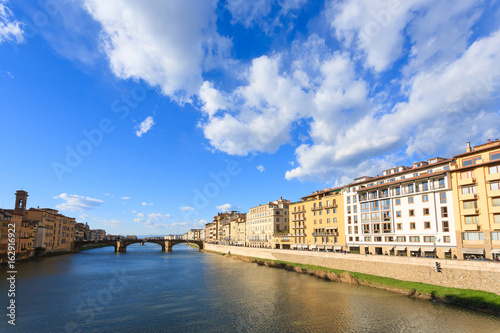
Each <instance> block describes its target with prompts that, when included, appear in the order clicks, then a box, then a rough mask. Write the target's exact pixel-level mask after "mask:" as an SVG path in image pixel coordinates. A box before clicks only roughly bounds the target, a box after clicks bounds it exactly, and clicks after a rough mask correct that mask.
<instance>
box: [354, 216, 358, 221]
mask: <svg viewBox="0 0 500 333" xmlns="http://www.w3.org/2000/svg"><path fill="white" fill-rule="evenodd" d="M354 223H358V216H357V215H356V216H354Z"/></svg>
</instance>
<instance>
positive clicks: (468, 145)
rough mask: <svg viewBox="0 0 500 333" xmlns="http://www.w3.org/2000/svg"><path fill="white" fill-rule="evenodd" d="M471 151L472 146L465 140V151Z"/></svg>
mask: <svg viewBox="0 0 500 333" xmlns="http://www.w3.org/2000/svg"><path fill="white" fill-rule="evenodd" d="M471 151H472V147H471V146H470V142H467V148H466V149H465V152H466V153H468V152H471Z"/></svg>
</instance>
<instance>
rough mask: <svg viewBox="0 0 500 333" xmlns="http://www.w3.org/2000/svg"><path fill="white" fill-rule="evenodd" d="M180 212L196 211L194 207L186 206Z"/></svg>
mask: <svg viewBox="0 0 500 333" xmlns="http://www.w3.org/2000/svg"><path fill="white" fill-rule="evenodd" d="M180 210H183V211H190V210H194V207H190V206H184V207H180Z"/></svg>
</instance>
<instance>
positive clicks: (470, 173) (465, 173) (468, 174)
mask: <svg viewBox="0 0 500 333" xmlns="http://www.w3.org/2000/svg"><path fill="white" fill-rule="evenodd" d="M473 177H474V171H473V170H469V171H462V172H460V178H461V179H468V178H473Z"/></svg>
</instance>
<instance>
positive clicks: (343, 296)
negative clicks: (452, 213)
mask: <svg viewBox="0 0 500 333" xmlns="http://www.w3.org/2000/svg"><path fill="white" fill-rule="evenodd" d="M2 269H3V270H2V275H1V277H2V283H1V284H0V286H1V293H2V296H1V297H0V299H1V300H3V301H2V303H3V305H2V308H3V309H4V314H3V315H2V318H3V319H2V320H1V322H0V331H1V332H7V331H9V332H10V331H12V332H412V333H414V332H440V333H443V332H481V333H486V332H500V318H498V317H494V316H489V315H484V314H480V313H475V312H472V311H468V310H464V309H459V308H455V307H451V306H447V305H443V304H433V303H431V302H428V301H422V300H417V299H411V298H408V297H405V296H402V295H398V294H392V293H389V292H385V291H382V290H377V289H372V288H369V287H363V286H355V285H349V284H345V283H334V282H328V281H325V280H321V279H318V278H316V277H313V276H309V275H304V274H297V273H294V272H289V271H286V270H281V269H275V268H268V267H264V266H258V265H256V264H250V263H247V262H242V261H238V260H233V259H230V258H227V257H222V256H219V255H215V254H210V253H202V252H198V251H197V250H195V249H193V248H191V247H188V246H187V245H183V244H179V245H176V246H174V251H173V252H170V253H162V252H161V249H160V247H159V246H158V245H155V244H148V243H147V244H146V245H144V246H140V245H138V244H136V245H130V246H129V247H128V248H127V253H114V252H113V248H112V247H111V248H100V249H94V250H89V251H83V252H81V253H79V254H74V255H66V256H61V257H54V258H47V259H44V260H42V261H36V262H28V263H22V264H18V265H17V271H18V274H17V281H16V326H11V325H8V324H7V319H8V318H7V317H6V315H5V314H6V313H7V310H6V306H7V305H8V304H7V302H8V300H7V289H8V288H7V284H6V274H5V271H6V268H5V267H2Z"/></svg>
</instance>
